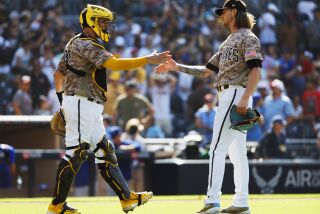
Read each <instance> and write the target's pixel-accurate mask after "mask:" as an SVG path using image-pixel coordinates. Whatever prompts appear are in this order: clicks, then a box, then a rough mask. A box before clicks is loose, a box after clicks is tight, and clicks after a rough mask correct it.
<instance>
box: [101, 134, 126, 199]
mask: <svg viewBox="0 0 320 214" xmlns="http://www.w3.org/2000/svg"><path fill="white" fill-rule="evenodd" d="M99 149H101V150H102V151H103V153H104V157H97V156H96V158H97V159H99V160H103V161H104V163H98V164H97V165H98V169H99V172H100V174H101V176H102V177H103V179H104V180H105V181H106V182H107V183H108V184H109V185H110V186H111V188H112V189H113V191H114V192H115V193H116V194H117V195H118V197H119V199H120V200H126V199H128V198H130V193H131V192H130V189H129V187H128V184H127V182H126V180H125V178H124V177H123V175H122V172H121V170H120V168H119V166H118V161H117V157H116V155H115V148H114V145H113V144H112V143H111V142H110V141H108V140H107V139H106V138H105V137H104V138H103V139H102V141H101V142H100V143H98V144H97V149H96V150H95V152H97V151H98V150H99Z"/></svg>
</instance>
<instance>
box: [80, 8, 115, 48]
mask: <svg viewBox="0 0 320 214" xmlns="http://www.w3.org/2000/svg"><path fill="white" fill-rule="evenodd" d="M114 18H115V17H114V13H112V12H111V11H110V10H108V9H107V8H105V7H101V6H98V5H92V4H88V5H87V7H86V8H85V9H84V10H82V12H81V13H80V18H79V19H80V24H81V27H82V28H84V27H90V28H91V29H92V30H94V32H95V33H96V34H97V35H98V37H99V38H100V39H102V40H103V41H105V42H108V41H109V39H110V37H111V35H110V33H111V32H112V31H113V30H114V25H113V24H111V22H112V21H113V20H114ZM99 19H102V20H103V21H105V22H107V23H108V25H107V27H106V28H105V29H102V28H101V27H100V26H99Z"/></svg>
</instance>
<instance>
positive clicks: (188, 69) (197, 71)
mask: <svg viewBox="0 0 320 214" xmlns="http://www.w3.org/2000/svg"><path fill="white" fill-rule="evenodd" d="M177 69H178V70H179V71H181V72H183V73H186V74H190V75H192V76H196V77H206V76H208V73H207V72H206V70H207V68H206V67H205V66H199V65H197V66H191V65H182V64H177Z"/></svg>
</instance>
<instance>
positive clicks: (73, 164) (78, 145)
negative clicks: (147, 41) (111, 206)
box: [47, 4, 171, 214]
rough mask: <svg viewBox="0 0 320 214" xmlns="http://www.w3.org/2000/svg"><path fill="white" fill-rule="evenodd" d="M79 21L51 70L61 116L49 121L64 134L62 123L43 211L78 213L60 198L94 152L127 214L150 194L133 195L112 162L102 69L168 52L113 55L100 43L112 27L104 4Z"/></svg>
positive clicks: (161, 58)
mask: <svg viewBox="0 0 320 214" xmlns="http://www.w3.org/2000/svg"><path fill="white" fill-rule="evenodd" d="M79 21H80V24H81V27H82V29H83V31H82V32H81V33H79V34H77V35H76V36H74V37H73V38H71V40H70V41H69V42H68V43H67V45H66V46H65V49H64V53H63V56H62V57H61V59H60V62H59V64H58V67H57V69H56V71H55V73H54V79H55V89H56V93H57V96H58V99H59V101H60V104H61V106H62V108H63V114H62V111H60V112H58V113H57V114H56V115H55V116H54V117H53V119H52V122H51V125H52V128H53V130H55V133H57V134H59V135H64V130H63V127H65V143H66V154H65V155H64V157H63V158H62V160H61V162H60V164H59V166H58V169H57V176H56V185H55V188H54V193H53V199H52V201H51V203H50V205H49V207H48V211H47V214H60V213H64V214H80V211H79V210H78V209H75V208H72V207H70V206H68V205H67V202H66V199H67V196H68V193H69V190H70V187H71V185H72V182H73V180H74V177H75V176H76V174H77V172H78V171H79V169H80V167H81V165H82V163H83V162H84V161H86V159H87V158H88V153H89V150H92V151H93V153H94V155H95V163H96V165H97V167H98V169H99V172H100V174H101V176H102V177H103V179H104V180H105V181H106V182H107V183H108V184H109V185H110V186H111V188H112V189H113V190H114V192H115V193H116V194H117V196H118V197H119V199H120V203H121V206H122V210H123V211H124V212H126V213H127V212H129V211H132V210H133V209H135V208H136V207H137V206H139V205H141V204H144V203H146V202H148V201H149V200H150V199H151V198H152V196H153V193H152V192H141V193H136V192H134V191H131V190H130V189H129V187H128V185H127V182H126V180H125V178H124V177H123V175H122V172H121V170H120V168H119V166H118V161H117V157H116V154H115V147H114V145H113V143H112V142H111V141H110V140H108V139H107V137H106V131H105V128H104V125H103V120H102V112H103V108H104V106H103V103H104V102H105V101H106V97H105V91H106V90H107V84H106V83H107V75H106V72H111V71H122V70H130V69H134V68H138V67H141V66H144V65H146V64H159V63H161V62H165V61H166V60H168V58H170V57H171V56H170V55H169V52H168V51H166V52H162V53H153V54H151V55H148V56H144V57H138V58H116V57H115V56H113V55H112V54H111V53H110V52H109V51H108V50H106V49H105V47H104V46H103V43H101V42H100V41H101V40H102V41H104V42H108V41H109V40H110V38H111V35H112V32H113V30H114V25H113V21H114V14H113V13H112V12H111V11H110V10H108V9H107V8H105V7H101V6H98V5H91V4H88V5H87V7H86V8H84V10H83V11H82V12H81V13H80V17H79ZM99 39H100V40H99ZM63 118H64V120H65V123H66V125H65V126H64V124H63V122H64V120H63Z"/></svg>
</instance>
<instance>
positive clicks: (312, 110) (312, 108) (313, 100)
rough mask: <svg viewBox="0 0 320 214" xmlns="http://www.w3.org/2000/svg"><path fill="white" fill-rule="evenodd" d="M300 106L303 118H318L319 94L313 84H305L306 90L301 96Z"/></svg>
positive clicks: (319, 107)
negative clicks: (302, 110) (301, 106)
mask: <svg viewBox="0 0 320 214" xmlns="http://www.w3.org/2000/svg"><path fill="white" fill-rule="evenodd" d="M302 105H303V109H304V115H305V116H315V117H320V92H319V91H317V89H316V85H315V83H313V82H308V83H307V89H306V90H305V91H304V93H303V96H302Z"/></svg>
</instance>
